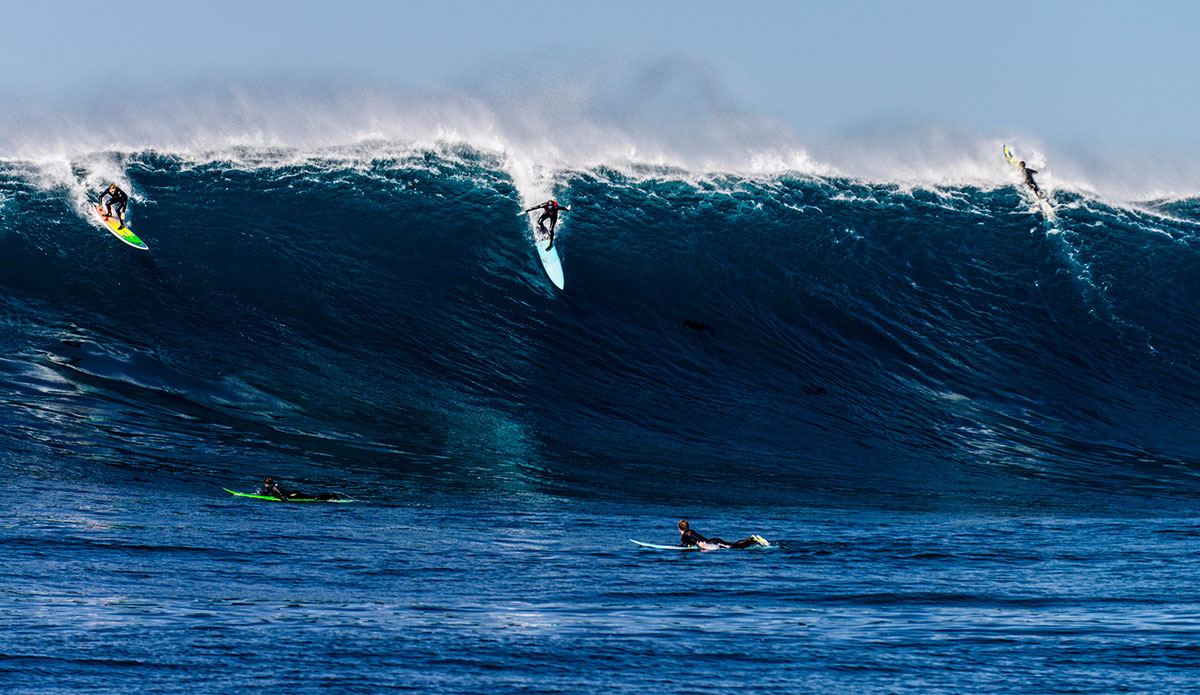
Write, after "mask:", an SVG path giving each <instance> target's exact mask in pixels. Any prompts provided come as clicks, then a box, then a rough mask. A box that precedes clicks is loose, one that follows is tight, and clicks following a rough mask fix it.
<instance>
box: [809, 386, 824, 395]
mask: <svg viewBox="0 0 1200 695" xmlns="http://www.w3.org/2000/svg"><path fill="white" fill-rule="evenodd" d="M804 393H806V394H808V395H809V396H824V395H825V394H827V393H829V392H828V391H826V390H825V387H824V386H805V387H804Z"/></svg>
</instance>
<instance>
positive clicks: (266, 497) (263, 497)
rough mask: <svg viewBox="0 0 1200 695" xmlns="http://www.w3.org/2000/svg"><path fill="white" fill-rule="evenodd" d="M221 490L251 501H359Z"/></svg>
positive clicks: (224, 488) (225, 488)
mask: <svg viewBox="0 0 1200 695" xmlns="http://www.w3.org/2000/svg"><path fill="white" fill-rule="evenodd" d="M221 489H222V490H224V491H225V492H228V493H229V494H231V495H233V496H234V497H249V498H250V499H255V500H267V501H269V502H342V503H347V502H356V501H357V500H318V499H311V498H304V497H297V498H293V499H286V500H281V499H279V498H278V497H274V496H271V495H252V494H250V493H248V492H234V491H233V490H230V489H229V488H227V487H223V488H221Z"/></svg>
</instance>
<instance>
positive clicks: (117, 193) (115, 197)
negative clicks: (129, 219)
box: [100, 183, 129, 227]
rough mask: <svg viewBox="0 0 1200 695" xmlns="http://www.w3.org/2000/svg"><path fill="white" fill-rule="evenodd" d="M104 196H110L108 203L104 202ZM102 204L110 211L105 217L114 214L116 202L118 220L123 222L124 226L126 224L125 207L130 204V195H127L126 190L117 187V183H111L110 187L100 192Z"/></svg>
mask: <svg viewBox="0 0 1200 695" xmlns="http://www.w3.org/2000/svg"><path fill="white" fill-rule="evenodd" d="M104 196H108V202H107V203H105V202H104ZM100 204H101V205H103V206H104V209H105V210H107V211H108V212H107V213H106V214H105V215H104V216H105V217H112V216H113V211H112V208H113V205H114V204H115V205H116V206H117V222H119V223H121V226H122V227H124V226H125V207H126V206H127V205H128V204H129V196H127V195H125V191H122V190H121V189H120V188H117V184H115V183H110V184H109V185H108V188H106V189H104V190H103V191H102V192H101V193H100Z"/></svg>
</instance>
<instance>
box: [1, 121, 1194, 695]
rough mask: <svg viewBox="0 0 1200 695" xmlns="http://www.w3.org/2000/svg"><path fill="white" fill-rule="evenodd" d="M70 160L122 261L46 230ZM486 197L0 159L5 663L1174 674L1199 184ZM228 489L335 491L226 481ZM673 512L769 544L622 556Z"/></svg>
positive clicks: (420, 180)
mask: <svg viewBox="0 0 1200 695" xmlns="http://www.w3.org/2000/svg"><path fill="white" fill-rule="evenodd" d="M1001 164H1002V162H1001ZM1000 171H1005V170H1004V169H1003V168H1002V167H1001V168H1000ZM1006 173H1007V172H1006ZM110 179H112V180H117V181H118V182H119V183H120V184H121V185H122V186H123V187H125V188H126V190H128V191H129V192H130V194H131V197H132V202H131V206H130V212H131V215H130V221H131V225H132V227H133V229H134V230H135V231H136V232H137V233H138V234H139V235H140V236H141V237H142V238H143V239H144V240H145V241H146V242H147V243H148V244H149V245H150V247H151V251H150V252H149V253H145V252H140V251H136V250H134V249H131V248H129V247H127V246H124V245H123V244H121V243H120V242H119V241H118V240H117V239H115V238H114V237H112V236H111V235H109V234H108V233H107V232H106V231H105V230H104V229H103V228H102V227H100V226H99V223H98V221H93V220H91V219H90V218H89V217H88V216H87V214H86V207H85V204H84V196H85V194H86V192H87V191H91V190H98V189H99V188H100V185H101V184H103V183H107V181H108V180H110ZM518 181H524V178H522V177H520V176H514V175H513V173H512V172H511V171H510V163H509V162H508V160H506V159H505V158H504V157H501V156H499V155H493V154H489V153H487V152H481V151H478V150H474V149H471V148H467V147H444V148H440V149H436V150H406V149H404V148H402V147H397V146H390V145H388V146H385V145H382V144H381V145H380V146H379V147H378V148H377V149H376V150H371V148H370V147H365V148H363V147H360V148H356V149H354V150H352V151H342V150H331V151H325V152H318V153H311V152H309V153H301V152H296V151H286V150H243V151H237V152H232V153H229V154H228V155H225V156H222V157H220V158H215V159H214V158H208V159H204V160H197V159H196V158H194V157H190V158H187V157H182V156H178V155H172V154H164V153H158V152H153V151H145V152H133V153H101V154H96V155H89V156H87V157H81V158H80V159H79V160H78V161H70V162H59V163H46V162H23V161H7V162H5V163H3V164H2V165H0V206H2V207H0V213H2V216H0V219H2V220H3V221H2V222H0V283H2V284H0V288H2V292H0V345H2V346H3V348H4V352H3V355H2V356H0V398H2V399H3V404H4V407H3V410H2V411H0V412H2V413H3V416H2V418H3V419H2V420H0V425H2V427H0V477H2V479H3V481H4V484H3V487H2V488H0V551H2V553H3V555H2V556H3V558H4V561H5V567H6V572H5V579H4V580H3V582H0V589H2V590H0V616H2V617H0V689H2V690H3V691H5V692H14V693H67V692H69V693H78V692H95V693H109V692H118V691H120V692H128V693H152V692H179V691H181V690H184V689H188V690H190V691H195V692H206V693H207V692H212V693H225V692H230V693H232V692H244V691H245V690H246V689H247V688H254V687H269V688H287V689H288V690H289V691H299V692H317V691H327V690H331V689H333V690H337V691H342V692H381V691H392V690H401V691H403V690H411V691H419V692H463V693H473V692H488V693H493V692H532V693H576V692H579V693H583V692H587V693H591V692H614V693H644V692H647V691H651V690H653V691H662V692H670V693H711V692H762V693H767V692H772V693H776V692H798V693H842V692H852V693H962V692H1013V693H1047V692H1079V693H1112V692H1156V693H1161V692H1180V693H1182V692H1195V691H1196V689H1197V687H1198V686H1200V673H1197V669H1196V667H1195V666H1194V663H1195V659H1196V656H1197V653H1198V652H1200V620H1198V619H1197V615H1200V613H1198V611H1197V609H1198V605H1197V604H1198V603H1200V599H1198V596H1200V594H1198V593H1197V591H1196V590H1195V588H1194V584H1195V582H1194V581H1193V579H1194V576H1195V574H1196V572H1197V570H1198V569H1200V564H1198V563H1197V561H1196V560H1195V556H1196V551H1197V550H1198V549H1200V523H1197V522H1194V521H1193V518H1194V517H1195V515H1196V512H1197V511H1198V509H1200V504H1198V502H1197V499H1198V494H1200V478H1198V477H1197V471H1198V470H1200V466H1198V462H1197V461H1196V459H1195V457H1194V454H1193V452H1194V451H1196V448H1197V443H1198V442H1197V438H1198V437H1200V429H1198V428H1197V427H1196V425H1195V424H1194V423H1195V422H1197V415H1200V413H1197V408H1196V405H1195V404H1196V399H1195V397H1194V394H1195V393H1196V392H1197V387H1198V386H1200V362H1198V361H1197V350H1196V347H1195V345H1196V341H1195V336H1196V335H1197V334H1198V333H1200V310H1198V309H1197V307H1198V306H1200V280H1198V278H1200V273H1198V272H1197V271H1200V263H1198V261H1200V256H1198V254H1197V231H1198V230H1200V215H1198V210H1197V206H1196V203H1195V201H1193V200H1182V201H1150V202H1145V203H1139V204H1135V205H1130V204H1118V203H1115V202H1111V201H1105V200H1103V199H1098V198H1095V197H1092V196H1089V195H1085V194H1081V193H1076V192H1072V191H1070V190H1059V191H1054V192H1053V196H1054V200H1055V204H1056V206H1057V209H1058V215H1059V220H1058V222H1057V223H1055V224H1047V223H1046V222H1044V221H1043V220H1041V219H1040V218H1039V217H1038V216H1037V215H1036V214H1034V212H1033V210H1032V209H1031V206H1030V204H1029V201H1028V199H1026V198H1024V197H1023V196H1022V194H1021V192H1020V191H1019V190H1018V189H1017V188H1016V187H1015V186H1011V185H1006V183H1005V181H1004V180H1003V179H1002V178H1000V177H999V176H998V181H997V185H996V186H995V187H993V188H987V189H983V188H976V187H946V188H941V189H937V190H923V189H910V188H906V187H902V186H899V185H894V184H886V183H882V184H881V183H867V182H863V181H856V180H849V179H829V178H816V177H810V176H803V175H799V174H795V175H777V176H771V177H754V178H747V177H738V176H732V175H700V174H696V173H693V172H687V171H681V170H673V169H652V168H643V169H630V168H623V169H615V168H614V169H609V168H591V169H580V170H568V171H562V172H558V173H556V174H554V175H553V176H551V177H550V178H549V179H547V183H546V184H545V186H544V188H542V189H539V190H537V191H533V190H530V189H528V188H527V187H526V186H525V184H523V183H522V184H518ZM541 195H547V196H548V195H553V196H555V197H556V198H557V199H558V200H559V201H560V202H563V203H564V204H570V205H571V206H572V210H571V212H569V213H565V214H564V215H563V219H562V226H561V228H560V235H559V248H560V253H561V255H562V262H563V267H564V271H565V276H566V290H565V291H563V292H559V291H557V290H555V289H554V288H553V287H552V286H551V285H550V284H549V282H548V280H547V279H546V278H545V277H544V275H543V273H542V270H541V267H540V264H539V262H538V260H537V257H536V254H535V253H534V251H533V248H532V241H531V231H530V228H529V226H528V223H527V221H526V220H525V219H524V218H522V217H519V216H517V214H516V213H517V212H518V211H519V210H520V209H521V208H522V207H523V206H527V205H529V204H533V203H537V202H540V199H539V198H540V197H541ZM267 474H272V475H275V476H276V477H279V478H281V479H283V480H284V481H285V484H289V485H292V486H297V487H301V488H303V489H305V490H310V491H324V490H337V491H339V492H341V493H343V494H345V495H349V496H352V497H354V498H356V499H358V500H360V501H359V502H357V503H355V504H348V505H329V504H317V505H297V504H282V503H272V502H258V501H254V500H247V499H238V498H232V497H230V496H228V495H227V494H226V493H224V492H223V491H222V490H221V488H222V487H230V488H233V489H240V490H246V491H252V490H253V489H254V488H255V487H257V484H258V482H259V481H260V480H261V478H262V476H264V475H267ZM681 517H687V518H689V519H691V520H692V522H693V526H695V527H696V528H697V529H699V530H700V531H701V532H702V533H706V534H709V535H721V536H723V537H725V538H741V537H743V536H745V535H749V534H751V533H759V534H761V535H763V536H766V537H767V538H769V539H771V540H772V541H773V542H774V544H775V545H774V547H772V548H762V549H754V550H748V551H740V552H739V551H714V552H705V553H676V552H670V551H650V550H639V549H637V548H635V547H634V546H633V544H631V543H629V542H628V539H629V538H636V539H639V540H645V541H651V542H659V543H671V542H674V541H675V540H676V539H677V538H678V536H677V534H676V532H675V531H674V524H675V521H676V520H678V519H679V518H681Z"/></svg>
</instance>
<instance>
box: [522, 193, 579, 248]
mask: <svg viewBox="0 0 1200 695" xmlns="http://www.w3.org/2000/svg"><path fill="white" fill-rule="evenodd" d="M534 210H541V211H542V216H541V217H539V218H538V221H537V225H538V229H540V230H542V231H543V232H547V231H548V232H549V234H550V245H549V246H547V247H546V250H547V251H549V250H550V249H552V248H554V225H556V224H558V213H559V212H562V211H564V210H565V211H568V212H569V211H570V210H571V207H570V206H569V205H568V206H567V207H565V208H564V207H563V206H561V205H559V204H558V202H557V201H554V200H547V201H546V202H544V203H542V204H541V205H534V206H533V207H531V208H529V209H528V210H526V211H525V212H533V211H534ZM546 220H549V221H550V229H549V230H547V229H546Z"/></svg>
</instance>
